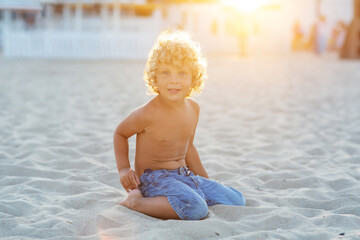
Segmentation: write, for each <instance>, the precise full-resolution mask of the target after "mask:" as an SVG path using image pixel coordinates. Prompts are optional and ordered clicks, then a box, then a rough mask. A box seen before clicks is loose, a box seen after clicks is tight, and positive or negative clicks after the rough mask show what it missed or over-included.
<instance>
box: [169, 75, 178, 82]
mask: <svg viewBox="0 0 360 240" xmlns="http://www.w3.org/2000/svg"><path fill="white" fill-rule="evenodd" d="M170 82H171V83H178V82H179V78H178V77H177V76H176V75H174V76H172V77H171V79H170Z"/></svg>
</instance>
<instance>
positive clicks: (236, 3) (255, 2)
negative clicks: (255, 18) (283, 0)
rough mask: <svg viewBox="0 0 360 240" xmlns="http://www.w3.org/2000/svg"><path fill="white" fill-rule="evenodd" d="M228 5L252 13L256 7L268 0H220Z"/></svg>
mask: <svg viewBox="0 0 360 240" xmlns="http://www.w3.org/2000/svg"><path fill="white" fill-rule="evenodd" d="M221 2H222V3H223V4H224V5H225V6H228V7H234V8H236V9H238V10H239V11H241V12H244V13H254V12H255V11H256V10H257V9H258V8H260V7H261V6H264V5H265V4H266V3H268V0H221Z"/></svg>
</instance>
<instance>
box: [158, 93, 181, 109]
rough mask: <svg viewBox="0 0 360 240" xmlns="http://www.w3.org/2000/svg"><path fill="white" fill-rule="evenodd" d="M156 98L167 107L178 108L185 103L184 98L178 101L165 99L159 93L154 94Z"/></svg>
mask: <svg viewBox="0 0 360 240" xmlns="http://www.w3.org/2000/svg"><path fill="white" fill-rule="evenodd" d="M156 98H157V99H158V101H159V103H160V104H161V105H163V106H164V107H166V108H169V109H178V108H181V107H183V106H184V105H185V98H184V99H183V100H179V101H167V100H166V99H163V98H162V97H161V96H160V95H158V96H156Z"/></svg>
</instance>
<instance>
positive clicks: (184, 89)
mask: <svg viewBox="0 0 360 240" xmlns="http://www.w3.org/2000/svg"><path fill="white" fill-rule="evenodd" d="M191 81H192V72H191V69H190V67H189V66H183V67H181V68H178V67H176V66H174V65H171V64H165V63H161V64H159V67H158V69H157V70H156V85H157V88H158V90H159V95H161V96H162V97H164V98H166V99H167V100H170V101H178V100H183V99H184V98H185V97H186V96H187V95H188V93H189V91H190V88H191Z"/></svg>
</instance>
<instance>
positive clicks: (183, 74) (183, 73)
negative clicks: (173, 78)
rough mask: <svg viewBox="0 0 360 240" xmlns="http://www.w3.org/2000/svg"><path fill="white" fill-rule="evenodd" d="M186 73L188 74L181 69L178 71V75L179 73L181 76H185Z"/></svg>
mask: <svg viewBox="0 0 360 240" xmlns="http://www.w3.org/2000/svg"><path fill="white" fill-rule="evenodd" d="M187 74H188V73H187V72H185V71H181V72H179V75H180V76H182V77H185V76H186V75H187Z"/></svg>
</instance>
